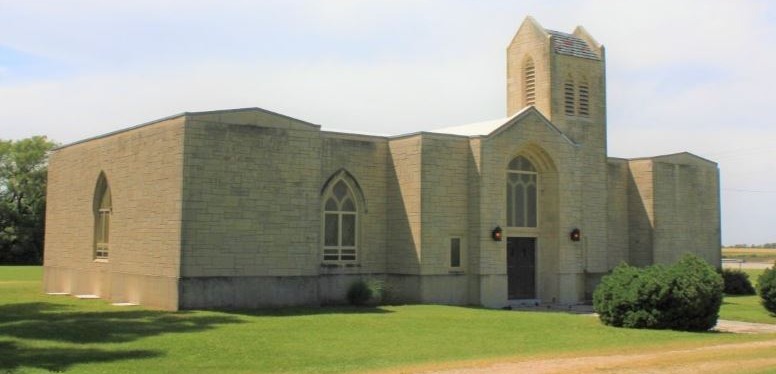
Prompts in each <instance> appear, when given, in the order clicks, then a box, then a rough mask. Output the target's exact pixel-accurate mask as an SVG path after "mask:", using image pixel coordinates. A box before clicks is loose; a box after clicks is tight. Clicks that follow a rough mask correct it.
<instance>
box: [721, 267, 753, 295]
mask: <svg viewBox="0 0 776 374" xmlns="http://www.w3.org/2000/svg"><path fill="white" fill-rule="evenodd" d="M722 280H723V282H724V283H725V290H724V292H725V294H727V295H754V294H755V291H754V287H753V286H752V282H751V281H749V274H747V273H745V272H743V271H741V270H734V269H723V270H722Z"/></svg>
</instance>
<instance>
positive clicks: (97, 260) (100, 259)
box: [93, 258, 108, 264]
mask: <svg viewBox="0 0 776 374" xmlns="http://www.w3.org/2000/svg"><path fill="white" fill-rule="evenodd" d="M93 262H100V263H104V264H107V263H108V259H107V258H95V259H94V261H93Z"/></svg>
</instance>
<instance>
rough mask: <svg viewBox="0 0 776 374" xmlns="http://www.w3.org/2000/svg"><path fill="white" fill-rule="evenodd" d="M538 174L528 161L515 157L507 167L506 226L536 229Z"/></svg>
mask: <svg viewBox="0 0 776 374" xmlns="http://www.w3.org/2000/svg"><path fill="white" fill-rule="evenodd" d="M537 177H538V173H537V172H536V168H535V167H534V166H533V164H532V163H531V161H530V160H528V159H527V158H525V157H523V156H517V157H515V158H514V159H512V161H511V162H510V163H509V166H508V167H507V226H510V227H536V221H537V219H536V216H537V214H536V207H537Z"/></svg>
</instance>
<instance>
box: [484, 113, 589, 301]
mask: <svg viewBox="0 0 776 374" xmlns="http://www.w3.org/2000/svg"><path fill="white" fill-rule="evenodd" d="M518 154H522V155H525V156H526V157H527V158H529V159H530V160H531V161H532V162H533V163H534V165H535V166H536V167H537V169H538V170H539V213H538V214H539V228H510V227H506V168H507V165H508V163H509V161H510V160H511V159H512V158H513V157H515V156H517V155H518ZM550 155H552V156H550ZM575 155H576V147H575V146H574V145H573V144H572V143H570V142H569V141H568V139H566V138H564V137H562V136H561V135H560V134H559V133H558V132H557V130H556V129H554V128H553V127H551V126H550V125H548V124H547V123H546V122H545V121H544V119H542V118H541V116H540V115H539V114H538V113H537V112H535V111H529V112H526V114H525V115H523V116H521V117H519V118H517V119H515V123H514V124H513V125H511V126H507V127H505V128H503V130H502V131H501V132H499V133H496V134H493V135H491V136H489V137H488V138H485V139H483V142H482V147H481V160H482V161H481V175H482V177H481V182H480V186H481V188H480V192H479V200H480V207H479V215H480V217H481V221H480V227H479V231H480V234H479V240H480V242H479V254H480V256H479V267H478V270H479V273H480V275H481V276H480V278H481V280H480V298H481V304H483V305H486V306H498V305H499V304H501V305H502V306H503V303H505V302H506V297H507V286H506V243H507V241H506V240H504V241H502V242H496V241H493V240H492V239H491V237H490V232H491V230H492V229H493V228H494V227H495V226H497V225H500V226H502V228H504V237H505V238H506V237H510V236H516V237H520V236H528V237H531V236H532V237H537V238H538V239H537V258H538V270H537V284H538V289H537V291H538V297H539V298H541V299H542V300H545V301H563V302H566V301H577V300H580V299H581V297H582V292H583V290H582V288H583V287H582V282H583V279H582V278H580V276H581V274H582V250H581V246H580V245H579V243H572V242H570V241H569V240H568V237H567V235H566V234H567V233H568V232H569V231H570V230H571V229H572V228H573V227H576V226H578V225H579V224H580V221H579V219H580V218H581V217H582V216H581V213H580V207H579V205H578V201H577V197H578V196H577V194H578V191H579V182H578V179H577V178H578V176H576V175H575V174H574V173H573V170H575V169H574V167H572V166H573V165H574V163H575Z"/></svg>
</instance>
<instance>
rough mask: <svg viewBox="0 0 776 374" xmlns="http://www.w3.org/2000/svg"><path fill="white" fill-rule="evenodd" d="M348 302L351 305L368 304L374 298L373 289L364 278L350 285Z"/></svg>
mask: <svg viewBox="0 0 776 374" xmlns="http://www.w3.org/2000/svg"><path fill="white" fill-rule="evenodd" d="M346 296H347V298H348V302H349V303H350V304H351V305H366V303H368V302H369V299H371V298H372V289H370V288H369V285H368V284H366V282H365V281H363V280H357V281H355V282H353V284H351V285H350V287H348V293H347V295H346Z"/></svg>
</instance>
